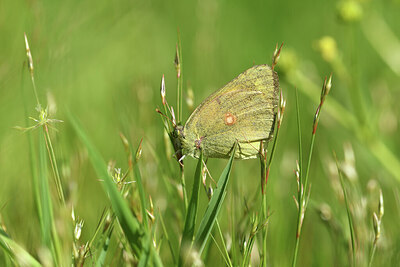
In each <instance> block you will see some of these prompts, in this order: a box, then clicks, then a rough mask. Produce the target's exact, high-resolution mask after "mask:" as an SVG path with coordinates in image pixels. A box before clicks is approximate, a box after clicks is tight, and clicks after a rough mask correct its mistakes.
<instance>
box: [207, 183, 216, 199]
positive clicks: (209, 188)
mask: <svg viewBox="0 0 400 267" xmlns="http://www.w3.org/2000/svg"><path fill="white" fill-rule="evenodd" d="M213 193H214V190H213V188H212V186H211V184H210V185H209V187H208V191H207V196H208V199H211V197H212V196H213Z"/></svg>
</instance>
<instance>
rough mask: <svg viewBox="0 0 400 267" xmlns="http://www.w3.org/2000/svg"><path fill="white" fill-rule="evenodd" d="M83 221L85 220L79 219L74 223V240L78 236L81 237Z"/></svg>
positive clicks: (77, 238)
mask: <svg viewBox="0 0 400 267" xmlns="http://www.w3.org/2000/svg"><path fill="white" fill-rule="evenodd" d="M84 223H85V222H84V221H83V220H80V221H79V222H78V223H77V224H75V229H74V237H75V240H79V238H80V237H81V234H82V228H83V225H84Z"/></svg>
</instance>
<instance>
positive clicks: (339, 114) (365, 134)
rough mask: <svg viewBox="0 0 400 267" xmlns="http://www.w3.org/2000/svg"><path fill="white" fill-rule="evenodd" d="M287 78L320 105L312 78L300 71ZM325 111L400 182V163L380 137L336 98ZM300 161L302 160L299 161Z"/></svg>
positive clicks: (330, 99) (327, 103) (325, 105)
mask: <svg viewBox="0 0 400 267" xmlns="http://www.w3.org/2000/svg"><path fill="white" fill-rule="evenodd" d="M287 78H288V81H289V82H290V84H293V85H296V84H297V85H301V86H300V87H299V88H300V90H301V91H302V93H304V94H305V95H307V96H308V97H309V98H310V99H311V100H313V101H315V102H316V103H318V102H317V100H316V98H315V96H316V95H318V94H319V93H318V90H319V88H318V86H317V85H316V84H315V83H314V82H313V81H312V80H311V79H310V78H308V77H307V76H306V75H304V74H303V73H302V72H300V71H293V72H289V73H288V75H287ZM324 110H326V111H325V112H326V113H328V114H329V115H331V116H332V117H333V118H334V119H335V120H336V122H337V123H338V124H340V125H341V126H342V127H344V128H345V129H347V130H349V131H351V132H353V133H354V135H355V136H356V137H357V139H358V141H359V142H360V143H361V144H364V145H365V146H366V147H367V148H368V151H369V153H371V154H372V155H373V156H374V157H375V159H376V160H377V161H378V162H380V164H382V166H384V167H385V169H386V170H387V172H388V173H390V174H391V175H393V176H394V177H395V178H396V179H397V181H400V161H399V159H398V158H397V157H396V155H395V154H394V153H393V152H392V151H391V150H390V149H389V147H388V146H387V145H386V144H385V143H384V142H383V140H382V139H381V138H380V137H378V136H376V135H375V134H373V133H372V132H371V129H369V128H365V127H364V128H363V127H361V125H360V124H359V122H358V121H357V119H356V117H355V116H354V115H353V114H352V113H351V112H349V111H348V110H347V109H346V108H344V107H343V105H342V104H340V103H339V102H337V101H336V100H335V99H334V98H329V100H327V101H326V103H324ZM299 161H301V160H300V159H299ZM300 167H301V166H300ZM300 177H301V173H300Z"/></svg>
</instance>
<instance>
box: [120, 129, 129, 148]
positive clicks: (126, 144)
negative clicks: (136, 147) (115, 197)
mask: <svg viewBox="0 0 400 267" xmlns="http://www.w3.org/2000/svg"><path fill="white" fill-rule="evenodd" d="M119 137H120V138H121V141H122V144H123V145H124V148H125V150H126V151H129V142H128V139H127V138H126V137H125V135H124V134H123V133H121V132H120V133H119Z"/></svg>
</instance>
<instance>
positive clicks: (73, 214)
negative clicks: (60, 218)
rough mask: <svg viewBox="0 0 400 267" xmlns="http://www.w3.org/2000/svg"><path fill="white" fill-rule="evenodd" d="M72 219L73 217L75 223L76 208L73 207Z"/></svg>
mask: <svg viewBox="0 0 400 267" xmlns="http://www.w3.org/2000/svg"><path fill="white" fill-rule="evenodd" d="M71 217H72V221H74V222H75V211H74V207H72V211H71Z"/></svg>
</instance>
